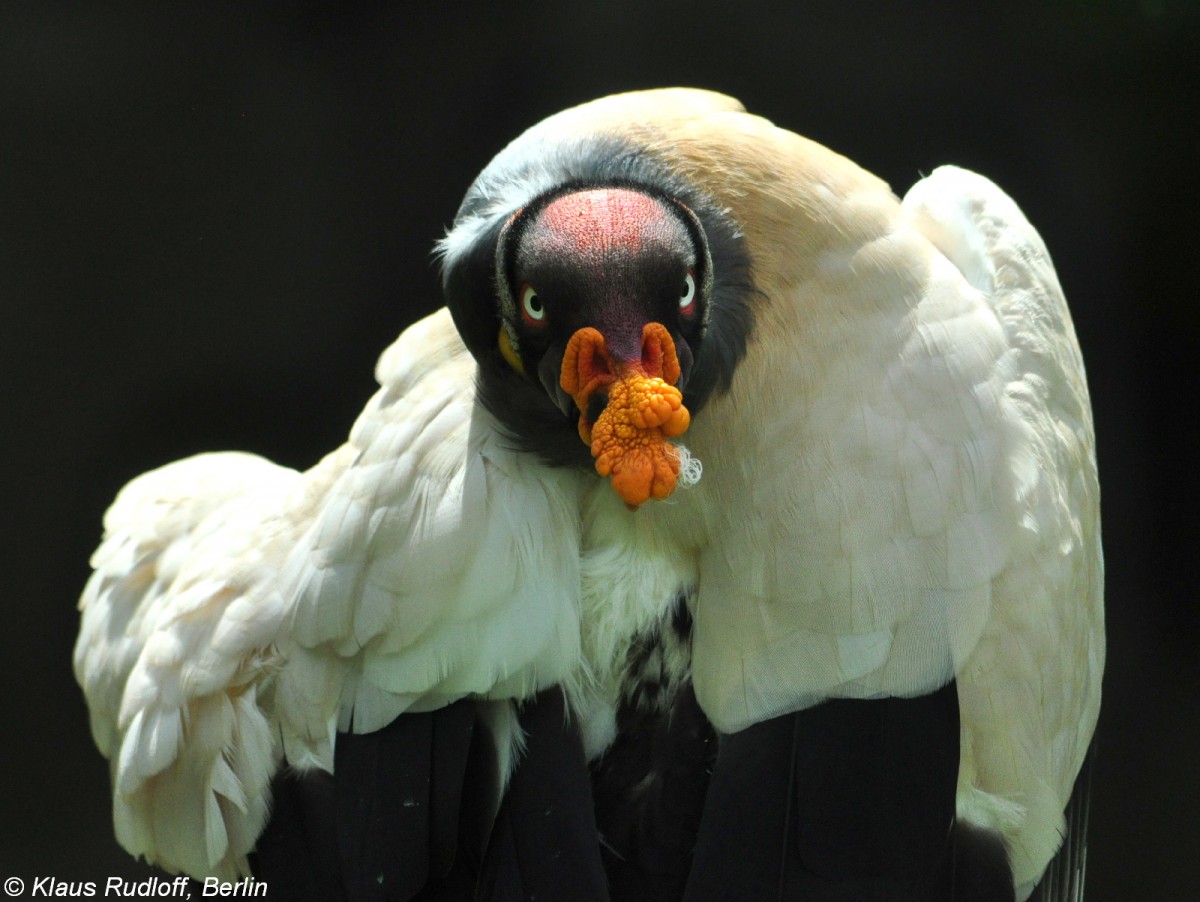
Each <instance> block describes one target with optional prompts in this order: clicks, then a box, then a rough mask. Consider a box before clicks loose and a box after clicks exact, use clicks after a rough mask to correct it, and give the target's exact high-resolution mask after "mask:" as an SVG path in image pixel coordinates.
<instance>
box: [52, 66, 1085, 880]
mask: <svg viewBox="0 0 1200 902" xmlns="http://www.w3.org/2000/svg"><path fill="white" fill-rule="evenodd" d="M438 251H439V254H440V257H441V260H442V264H443V274H444V291H445V299H446V309H443V310H441V311H439V312H438V313H435V314H433V315H432V316H430V317H428V318H426V319H424V320H422V321H420V322H418V323H417V324H415V325H413V326H412V327H410V328H409V329H408V330H406V331H405V332H404V333H403V334H402V335H401V336H400V338H399V339H398V340H397V341H396V343H395V344H393V345H392V346H391V347H390V348H388V350H387V351H385V352H384V354H383V356H382V358H381V360H380V362H379V366H378V369H377V375H378V379H379V382H380V384H381V386H382V387H381V389H380V390H379V392H378V393H377V394H376V395H375V397H374V398H373V399H372V400H371V401H370V403H369V404H368V405H367V407H366V409H365V410H364V412H363V413H362V415H361V416H360V417H359V419H358V421H357V423H356V424H355V426H354V428H353V431H352V432H351V435H350V440H349V442H348V443H347V444H346V445H344V446H343V447H342V448H340V449H338V450H336V451H334V452H333V453H332V454H330V455H329V456H327V457H326V458H325V459H324V460H322V461H321V462H320V463H319V464H317V465H316V466H315V467H313V468H312V469H311V470H308V471H307V472H303V473H300V472H296V471H293V470H289V469H285V468H282V467H278V466H275V465H274V464H271V463H269V462H267V461H265V460H262V459H261V458H258V457H254V456H251V455H246V454H236V453H226V454H206V455H201V456H199V457H195V458H191V459H188V460H184V461H180V462H177V463H174V464H170V465H168V466H166V467H164V468H162V469H159V470H156V471H153V472H150V473H147V474H145V475H143V476H141V477H139V478H137V479H135V480H134V481H133V482H131V483H130V484H129V485H128V486H126V487H125V488H124V489H123V490H122V491H121V493H120V494H119V495H118V497H117V499H116V501H115V502H114V504H113V505H112V507H111V508H110V510H109V511H108V513H107V515H106V517H105V535H104V538H103V541H102V543H101V545H100V547H99V549H98V550H97V551H96V553H95V555H94V556H93V558H92V566H93V568H94V573H93V575H92V577H91V579H90V581H89V582H88V584H87V586H86V588H85V589H84V592H83V596H82V599H81V603H80V606H81V609H82V623H81V629H80V634H79V639H78V642H77V645H76V648H75V658H74V661H75V673H76V676H77V678H78V680H79V682H80V684H81V685H82V687H83V690H84V693H85V696H86V698H87V701H88V704H89V706H90V714H91V724H92V731H93V736H94V737H95V740H96V743H97V745H98V746H99V747H100V750H101V751H102V752H103V753H104V754H105V755H106V756H107V757H108V758H109V759H110V761H111V774H112V784H113V819H114V824H115V829H116V834H117V838H118V840H119V841H120V842H121V844H122V845H123V846H124V847H125V848H126V849H128V850H129V851H130V852H131V853H133V854H134V855H138V856H142V857H144V858H146V859H147V860H148V861H151V862H154V863H156V864H159V865H160V866H162V867H164V868H165V869H167V870H169V871H173V872H183V873H187V874H191V875H195V876H205V875H216V876H219V877H223V878H226V879H233V878H235V877H238V876H240V875H243V874H247V873H250V872H251V871H252V870H257V872H258V873H259V874H260V875H264V877H265V878H266V879H268V881H269V882H271V884H272V885H273V886H275V888H276V889H277V890H278V891H280V892H282V891H283V890H284V889H285V888H288V887H290V888H291V892H292V894H294V895H303V894H305V893H307V894H310V895H314V896H317V897H321V896H324V897H329V898H337V897H341V898H371V899H376V898H378V899H383V898H388V899H408V898H414V897H417V896H418V894H420V893H426V894H428V895H421V896H420V897H421V898H460V897H461V898H472V897H474V896H473V895H472V894H478V896H479V897H488V898H508V897H513V898H525V897H533V896H538V897H539V898H551V899H553V898H564V899H567V898H579V899H585V898H605V897H606V896H608V895H611V897H612V898H672V897H674V898H679V897H681V896H682V897H684V898H686V899H688V900H703V899H754V900H758V899H763V900H766V899H856V900H857V899H889V900H893V899H895V900H900V899H906V900H907V899H912V900H918V899H922V900H927V899H988V900H990V899H1018V900H1021V899H1026V898H1029V897H1030V896H1031V894H1033V893H1034V892H1035V888H1036V891H1037V892H1038V893H1039V895H1038V896H1037V898H1042V899H1079V898H1081V897H1082V880H1083V870H1084V862H1085V856H1084V850H1085V845H1084V840H1085V836H1084V833H1085V829H1086V796H1087V792H1086V789H1087V785H1086V777H1087V771H1086V770H1084V765H1085V762H1086V761H1087V760H1088V757H1089V748H1090V745H1091V741H1092V736H1093V732H1094V729H1095V725H1096V720H1097V715H1098V712H1099V705H1100V681H1101V674H1102V671H1103V662H1104V636H1103V606H1102V584H1103V564H1102V556H1101V546H1100V530H1099V525H1100V524H1099V507H1098V506H1099V494H1098V486H1097V477H1096V465H1095V458H1094V439H1093V431H1092V418H1091V412H1090V407H1089V399H1088V391H1087V386H1086V383H1085V377H1084V369H1083V363H1082V360H1081V357H1080V353H1079V349H1078V346H1077V344H1076V340H1075V336H1074V331H1073V327H1072V324H1071V320H1070V316H1069V314H1068V311H1067V308H1066V305H1065V301H1064V299H1063V295H1062V291H1061V288H1060V287H1059V284H1058V281H1057V278H1056V276H1055V273H1054V269H1053V267H1052V265H1051V262H1050V258H1049V256H1048V254H1047V252H1046V249H1045V246H1044V245H1043V243H1042V240H1041V238H1040V237H1039V236H1038V234H1037V233H1036V232H1035V231H1034V229H1033V227H1032V226H1030V224H1029V223H1028V222H1027V221H1026V219H1025V217H1024V216H1023V215H1022V213H1021V212H1020V210H1019V209H1018V208H1017V206H1016V205H1015V204H1014V203H1013V201H1012V200H1010V199H1009V197H1008V196H1007V195H1005V194H1004V193H1003V192H1002V191H1000V189H998V188H997V187H996V186H995V185H994V184H992V183H991V182H990V181H988V180H987V179H985V178H983V177H982V176H979V175H975V174H973V173H970V172H968V171H966V170H963V169H959V168H955V167H950V166H947V167H942V168H939V169H937V170H935V171H934V172H933V173H932V174H931V175H929V176H928V177H926V178H923V179H921V180H920V181H919V182H918V183H917V184H916V185H915V186H914V187H913V188H912V189H911V190H910V191H909V192H908V193H907V194H906V196H905V197H904V198H903V199H902V200H901V199H898V198H897V197H896V196H895V195H893V193H892V192H891V191H890V190H889V188H888V186H887V185H885V184H884V183H883V182H881V181H880V180H879V179H877V178H875V177H874V176H872V175H870V174H869V173H867V172H865V171H864V170H863V169H861V168H859V167H858V166H856V165H855V164H854V163H852V162H850V161H849V160H847V159H845V158H843V157H841V156H838V155H837V154H835V153H833V152H832V151H830V150H827V149H826V148H824V147H822V146H820V145H818V144H815V143H813V142H811V141H808V140H806V139H804V138H801V137H799V136H797V135H795V134H792V133H791V132H788V131H785V130H783V129H780V128H777V127H775V126H773V125H772V124H771V123H769V122H767V121H765V120H763V119H761V118H758V117H755V116H753V115H750V114H748V113H746V112H745V111H744V110H743V109H742V108H741V106H740V105H739V104H738V103H737V102H736V101H734V100H732V99H730V98H728V97H724V96H720V95H718V94H713V93H709V92H704V91H697V90H682V89H670V90H655V91H646V92H640V93H633V94H624V95H618V96H613V97H607V98H604V99H601V100H597V101H594V102H592V103H588V104H585V105H583V106H580V107H577V108H574V109H570V110H567V111H565V112H562V113H560V114H558V115H555V116H552V117H551V118H549V119H547V120H545V121H544V122H542V123H540V124H539V125H537V126H535V127H533V128H531V129H530V130H528V131H527V132H525V133H524V134H523V135H521V136H520V137H519V138H517V139H516V140H515V141H514V142H513V143H511V144H510V145H509V146H508V147H507V148H505V149H504V150H503V151H502V152H501V153H500V154H499V155H498V156H496V157H495V159H494V160H493V161H492V162H491V163H490V164H489V165H488V166H487V167H486V168H485V169H484V171H483V172H482V173H481V174H480V175H479V177H478V178H477V179H476V181H475V182H474V184H473V185H472V186H471V187H470V189H469V190H468V192H467V194H466V198H465V199H464V201H463V203H462V206H461V208H460V209H459V212H458V214H457V217H456V218H455V220H454V224H453V226H452V228H451V229H450V231H449V232H448V234H447V236H446V237H445V238H444V239H443V240H442V241H441V243H440V245H439V248H438ZM585 761H590V762H591V765H590V778H589V772H588V771H587V770H586V769H585V764H584V762H585ZM589 780H590V782H589ZM1073 789H1074V794H1073ZM593 806H594V807H593ZM593 811H594V814H593ZM593 818H594V819H593ZM597 824H598V827H597ZM256 848H257V851H256ZM602 865H603V866H605V867H607V869H608V873H607V876H606V875H605V873H604V871H602V870H601V866H602ZM1039 883H1040V886H1039ZM438 893H441V894H442V895H440V896H439V895H437V894H438ZM456 893H458V894H461V895H456Z"/></svg>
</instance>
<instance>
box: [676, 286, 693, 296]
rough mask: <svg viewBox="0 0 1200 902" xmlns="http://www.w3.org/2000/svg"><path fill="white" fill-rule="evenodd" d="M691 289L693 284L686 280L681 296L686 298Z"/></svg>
mask: <svg viewBox="0 0 1200 902" xmlns="http://www.w3.org/2000/svg"><path fill="white" fill-rule="evenodd" d="M691 289H692V286H691V285H690V284H688V283H687V282H684V283H683V289H682V290H681V291H680V292H679V296H680V297H681V298H686V297H687V296H688V292H689V291H691Z"/></svg>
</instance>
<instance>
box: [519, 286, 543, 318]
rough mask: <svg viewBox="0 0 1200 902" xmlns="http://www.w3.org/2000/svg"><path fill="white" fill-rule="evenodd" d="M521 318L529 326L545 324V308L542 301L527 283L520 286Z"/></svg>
mask: <svg viewBox="0 0 1200 902" xmlns="http://www.w3.org/2000/svg"><path fill="white" fill-rule="evenodd" d="M521 317H522V318H523V319H524V320H525V322H526V323H527V324H528V325H530V326H540V325H543V324H544V323H545V322H546V308H545V306H544V305H543V304H542V299H541V298H540V297H538V293H537V292H536V291H534V290H533V286H532V285H530V284H529V283H528V282H526V283H525V284H524V285H522V286H521Z"/></svg>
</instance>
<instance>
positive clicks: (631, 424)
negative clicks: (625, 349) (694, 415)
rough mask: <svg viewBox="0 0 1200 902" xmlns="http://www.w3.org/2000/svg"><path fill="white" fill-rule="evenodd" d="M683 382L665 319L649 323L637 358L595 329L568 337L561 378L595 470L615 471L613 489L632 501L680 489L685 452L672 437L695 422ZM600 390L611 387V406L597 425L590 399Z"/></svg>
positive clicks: (608, 473) (631, 503)
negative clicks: (624, 356) (615, 351)
mask: <svg viewBox="0 0 1200 902" xmlns="http://www.w3.org/2000/svg"><path fill="white" fill-rule="evenodd" d="M678 381H679V357H678V356H677V355H676V353H675V342H674V341H672V340H671V334H670V333H669V332H668V331H667V329H666V327H665V326H663V325H662V324H661V323H647V324H646V325H645V326H644V327H643V328H642V356H641V359H640V360H635V361H632V362H625V361H619V360H616V359H615V358H614V357H613V356H612V355H611V354H610V353H609V351H608V348H607V347H606V344H605V341H604V336H603V335H602V334H601V333H600V332H599V331H597V330H596V329H593V328H591V327H588V328H584V329H580V330H579V331H578V332H576V333H575V334H574V335H572V336H571V340H570V341H569V342H567V348H566V351H565V352H564V354H563V365H562V376H561V379H560V384H561V385H562V387H563V390H564V391H565V392H567V394H569V395H570V396H571V397H572V398H574V399H575V406H576V407H578V408H579V437H580V438H582V439H583V441H584V442H585V443H587V444H588V445H590V446H591V449H592V456H593V457H594V458H596V472H597V473H599V474H600V475H601V476H612V486H613V489H615V490H616V492H617V494H618V495H620V496H621V499H622V500H623V501H624V502H625V503H626V504H628V505H629V506H630V507H637V506H638V505H639V504H641V503H642V502H644V501H646V500H648V499H650V498H660V499H661V498H666V497H667V496H668V495H670V494H671V493H672V492H673V491H675V484H676V482H677V481H678V479H679V465H680V459H679V452H678V450H676V448H675V447H674V446H673V445H671V444H670V443H669V442H667V441H666V439H667V438H672V437H674V436H677V435H682V434H683V433H684V432H685V431H687V428H688V425H689V424H690V422H691V414H689V413H688V410H687V408H686V407H684V406H683V393H682V392H680V391H679V389H677V388H676V387H675V383H676V382H678ZM600 390H607V392H608V404H607V406H606V407H605V408H604V411H603V412H602V413H601V414H600V416H599V417H597V418H596V422H595V423H591V422H589V421H588V419H587V410H588V402H589V401H590V400H591V398H592V395H593V394H595V393H596V392H597V391H600Z"/></svg>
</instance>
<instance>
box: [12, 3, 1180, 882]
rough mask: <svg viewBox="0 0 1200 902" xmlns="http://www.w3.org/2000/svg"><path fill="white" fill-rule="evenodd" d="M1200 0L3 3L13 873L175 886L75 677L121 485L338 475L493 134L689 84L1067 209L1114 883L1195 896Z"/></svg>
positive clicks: (1061, 238) (897, 157) (801, 127)
mask: <svg viewBox="0 0 1200 902" xmlns="http://www.w3.org/2000/svg"><path fill="white" fill-rule="evenodd" d="M1196 6H1197V4H1193V3H1191V2H1190V0H1188V2H1170V0H1148V2H1143V3H1136V2H1126V0H1074V2H1068V0H1060V2H1047V3H1029V2H1007V3H1003V4H990V5H985V4H965V3H961V4H952V3H945V4H938V3H933V2H925V0H919V2H918V0H908V2H903V3H900V2H896V3H882V2H881V3H850V2H826V3H817V4H801V3H789V4H785V3H778V4H755V3H736V2H733V0H724V2H719V3H718V2H697V0H693V2H688V3H684V2H662V3H651V2H646V0H642V2H632V0H631V2H619V3H610V4H598V3H592V4H587V3H573V4H570V3H559V4H554V3H493V4H489V5H487V6H486V7H485V6H482V5H481V6H479V7H468V6H466V5H461V6H460V5H459V4H455V3H442V4H438V5H435V4H433V3H426V4H400V3H396V4H377V3H368V4H356V5H349V4H346V5H341V4H332V3H307V4H300V3H295V4H272V5H250V4H242V3H218V2H206V3H203V4H200V3H195V4H189V5H187V6H184V5H178V6H177V7H176V8H174V9H173V10H168V9H166V8H160V6H159V5H158V4H151V3H140V4H122V3H115V2H110V3H104V4H96V5H94V6H90V7H89V6H81V5H77V4H61V3H54V2H43V3H39V4H29V5H27V6H20V5H14V4H13V3H6V4H4V5H3V6H0V310H2V312H3V317H2V324H0V399H2V401H3V405H2V407H0V423H2V427H0V428H2V429H3V436H4V440H3V442H2V443H0V445H2V448H3V454H4V455H5V456H4V459H3V461H0V473H2V474H3V477H4V485H3V489H2V494H0V510H2V511H3V521H4V523H5V524H6V525H7V528H6V530H5V536H6V537H5V539H4V541H3V546H2V547H3V549H4V550H3V554H4V558H3V562H2V563H3V569H2V571H0V578H2V582H0V586H2V587H3V600H2V602H0V603H2V604H3V609H2V612H0V616H2V618H3V619H2V620H0V643H2V647H0V667H2V668H3V670H2V671H0V699H2V700H3V701H2V703H0V704H2V706H3V707H2V709H0V725H2V726H0V729H2V730H3V735H2V736H0V740H2V741H0V749H2V750H3V752H2V755H0V878H3V877H6V876H9V875H11V874H16V875H18V876H23V877H26V878H29V877H34V876H43V875H52V876H56V877H59V878H63V879H69V878H73V879H76V880H99V881H102V880H103V878H104V877H106V876H108V875H110V874H130V875H140V874H146V873H149V871H148V870H146V869H144V868H141V867H140V866H136V865H134V864H132V863H131V861H130V860H129V858H128V856H126V855H125V854H124V853H123V852H122V851H121V850H120V849H119V848H118V847H117V845H116V844H115V842H114V840H113V839H112V830H111V826H110V821H109V797H108V785H107V772H106V765H105V764H104V762H103V761H102V760H101V758H100V756H99V754H98V753H97V752H96V751H95V749H94V748H93V746H92V744H91V739H90V737H89V734H88V728H87V721H86V714H85V711H84V707H83V704H82V700H81V696H80V693H79V691H78V689H77V688H76V686H75V684H74V681H73V678H72V676H71V669H70V652H71V646H72V643H73V641H74V635H75V631H76V628H77V614H76V612H75V599H76V597H77V596H78V593H79V590H80V588H81V587H82V585H83V583H84V581H85V579H86V577H87V574H88V568H87V558H88V554H89V553H90V551H91V550H92V548H93V547H94V546H95V544H96V542H97V540H98V538H99V535H100V518H101V515H102V513H103V510H104V508H105V507H106V506H107V504H108V502H109V501H110V500H111V498H112V496H113V495H114V493H115V492H116V490H117V489H118V488H119V487H120V486H121V485H122V484H123V483H124V482H125V481H126V480H128V479H129V478H131V477H133V476H134V475H136V474H137V473H139V472H141V471H143V470H145V469H148V468H150V467H153V466H156V465H158V464H161V463H164V462H166V461H168V460H170V459H173V458H176V457H180V456H184V455H187V454H191V453H194V452H197V451H201V450H212V449H221V448H243V449H249V450H252V451H256V452H260V453H263V454H266V455H269V456H271V457H273V458H275V459H277V460H279V461H281V462H283V463H286V464H289V465H293V466H298V467H307V466H309V465H311V464H312V463H314V462H315V461H316V459H317V458H318V457H319V456H320V455H321V454H323V453H324V452H326V451H328V450H330V449H332V448H333V447H335V446H336V445H337V444H338V443H340V442H341V441H342V440H343V438H344V436H345V434H346V432H347V430H348V429H349V427H350V424H351V422H352V421H353V419H354V417H355V415H356V414H357V412H358V411H359V409H360V408H361V406H362V404H363V403H364V402H365V401H366V399H367V397H368V396H369V395H370V394H371V392H372V390H373V386H374V382H373V378H372V367H373V365H374V360H375V357H376V356H377V355H378V353H379V352H380V351H381V350H382V349H383V348H384V347H385V346H386V345H387V344H388V343H389V342H390V341H391V340H392V338H393V337H394V336H395V335H396V334H397V333H398V332H399V331H400V329H401V328H402V327H403V326H405V325H406V324H407V323H408V322H410V321H411V320H413V319H414V318H415V317H416V316H417V315H418V314H421V313H424V312H427V311H429V310H432V309H433V308H434V307H435V306H437V305H438V303H439V301H438V289H437V279H436V271H435V269H434V267H433V265H432V264H431V260H430V247H431V243H432V241H433V240H434V239H435V238H437V237H439V236H440V235H441V234H442V231H443V229H444V227H445V226H446V225H447V224H448V223H449V222H450V220H451V218H452V216H453V214H454V211H455V209H456V207H457V205H458V202H459V199H460V198H461V195H462V193H463V191H464V190H465V189H466V187H467V185H468V184H469V183H470V181H471V179H472V178H473V176H474V175H475V174H476V173H477V172H478V170H479V169H480V168H482V166H483V165H484V164H485V163H486V162H487V160H488V159H489V158H490V157H491V155H492V154H493V153H495V152H496V151H497V150H498V149H499V148H500V147H501V146H502V145H503V144H504V143H505V142H506V141H507V140H509V139H510V138H512V137H514V136H515V135H516V134H517V133H518V132H519V131H521V130H522V129H524V128H525V127H526V126H528V125H530V124H532V123H534V122H536V121H538V120H539V119H541V118H542V117H543V116H545V115H547V114H549V113H551V112H554V111H556V110H558V109H560V108H562V107H564V106H567V105H570V104H574V103H576V102H580V101H583V100H586V99H589V98H591V97H594V96H598V95H601V94H605V93H609V92H612V91H614V90H620V89H628V88H634V87H649V86H660V85H668V84H689V85H698V86H706V87H712V88H717V89H721V90H724V91H727V92H729V93H732V94H734V95H735V96H738V97H739V98H740V99H741V100H742V101H743V102H744V103H745V104H746V105H747V107H748V108H750V109H751V110H752V111H755V112H758V113H761V114H763V115H766V116H767V117H769V118H771V119H773V120H774V121H776V122H777V123H779V124H781V125H784V126H786V127H788V128H791V129H793V130H796V131H799V132H801V133H803V134H806V135H808V136H809V137H812V138H815V139H817V140H819V141H822V142H823V143H825V144H828V145H830V146H832V147H833V148H835V149H837V150H839V151H841V152H843V153H845V154H847V155H848V156H850V157H852V158H853V159H855V160H857V161H858V162H860V163H861V164H863V165H864V166H866V167H867V168H868V169H871V170H873V171H875V172H876V173H878V174H879V175H881V176H883V177H884V178H886V179H887V180H888V181H889V182H890V183H891V184H892V185H893V187H894V188H895V189H896V190H897V191H899V192H902V191H903V190H904V189H906V188H907V186H908V185H910V184H911V183H912V182H913V181H914V180H915V179H916V178H917V177H918V174H919V173H921V172H928V171H929V170H931V169H932V168H933V167H934V166H936V165H937V164H939V163H942V162H955V163H960V164H963V165H966V166H969V167H971V168H975V169H977V170H980V171H982V172H984V173H986V174H988V175H990V176H992V177H993V178H995V179H996V180H997V181H998V182H999V183H1000V184H1001V185H1002V186H1004V187H1005V188H1006V189H1007V190H1008V191H1009V192H1010V193H1011V194H1012V195H1013V196H1014V197H1015V198H1016V199H1017V200H1018V202H1019V203H1020V204H1021V205H1022V206H1023V207H1024V209H1025V211H1026V212H1027V214H1028V215H1029V217H1030V219H1031V220H1032V221H1033V222H1034V223H1035V224H1036V225H1037V226H1038V227H1039V228H1040V229H1041V231H1042V234H1043V235H1044V237H1045V238H1046V241H1047V243H1048V245H1049V247H1050V249H1051V252H1052V253H1053V254H1054V257H1055V260H1056V263H1057V265H1058V269H1059V274H1060V276H1061V279H1062V282H1063V285H1064V286H1065V289H1066V292H1067V295H1068V297H1069V298H1070V299H1071V302H1072V305H1073V309H1074V316H1075V322H1076V326H1077V329H1078V333H1079V338H1080V341H1081V344H1082V345H1083V348H1084V353H1085V357H1086V359H1087V363H1088V368H1089V375H1090V379H1091V387H1092V394H1093V400H1094V405H1095V413H1096V428H1097V432H1098V436H1099V457H1100V464H1101V477H1102V481H1103V485H1104V492H1105V494H1104V529H1105V536H1104V538H1105V545H1106V551H1107V561H1108V623H1109V668H1108V672H1107V676H1106V698H1105V708H1104V713H1103V716H1102V722H1101V724H1102V725H1101V730H1102V735H1103V740H1102V746H1101V754H1100V759H1099V770H1098V775H1097V778H1096V786H1095V802H1094V807H1093V837H1092V847H1091V856H1090V862H1089V864H1090V877H1091V881H1090V885H1091V894H1090V896H1089V898H1090V899H1092V900H1175V899H1185V898H1195V897H1196V896H1195V893H1196V890H1195V887H1196V885H1197V883H1198V881H1200V826H1198V825H1197V816H1196V811H1197V807H1198V806H1197V802H1198V801H1200V776H1198V773H1200V768H1198V767H1197V766H1196V764H1197V757H1198V755H1200V706H1198V704H1197V698H1198V689H1200V680H1198V679H1197V678H1198V676H1200V673H1198V671H1200V667H1198V663H1197V638H1198V632H1197V620H1198V617H1197V605H1196V602H1197V592H1196V584H1197V580H1196V570H1197V562H1198V554H1197V552H1198V549H1200V542H1198V541H1197V540H1198V538H1200V529H1198V527H1197V511H1198V506H1200V492H1198V491H1197V489H1198V486H1197V477H1196V467H1195V464H1194V461H1195V460H1196V457H1197V439H1198V438H1200V429H1198V428H1197V404H1196V395H1195V388H1196V381H1197V380H1196V378H1195V375H1196V370H1197V359H1198V353H1197V352H1198V350H1200V316H1198V313H1197V311H1198V310H1200V303H1198V300H1197V290H1196V289H1197V284H1196V283H1197V278H1196V272H1197V243H1198V239H1200V234H1198V229H1197V210H1198V209H1200V206H1198V201H1200V197H1198V193H1200V192H1198V191H1197V166H1196V163H1197V144H1196V136H1197V133H1198V132H1197V109H1200V103H1198V99H1197V97H1196V96H1195V93H1194V91H1193V87H1194V84H1195V81H1196V76H1197V74H1198V70H1200V15H1198V14H1197V12H1196ZM989 7H994V9H988V11H986V12H985V11H984V10H985V8H989Z"/></svg>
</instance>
